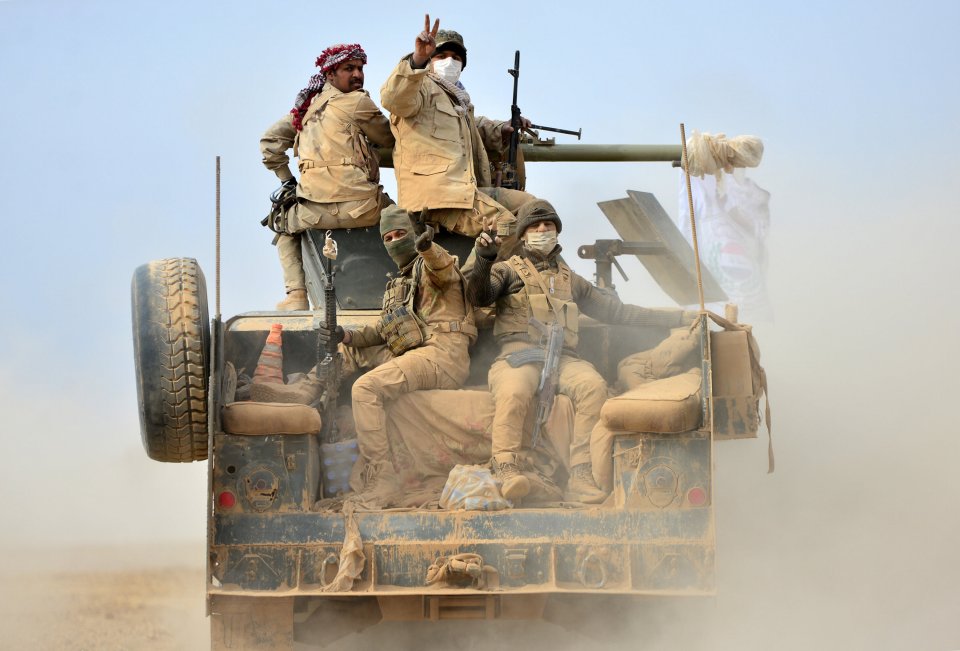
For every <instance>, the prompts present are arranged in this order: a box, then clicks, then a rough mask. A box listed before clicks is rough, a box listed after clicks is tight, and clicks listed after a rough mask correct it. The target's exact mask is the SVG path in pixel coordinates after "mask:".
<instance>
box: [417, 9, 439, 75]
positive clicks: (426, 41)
mask: <svg viewBox="0 0 960 651" xmlns="http://www.w3.org/2000/svg"><path fill="white" fill-rule="evenodd" d="M438 31H440V19H439V18H437V19H436V20H435V21H433V29H430V14H427V15H426V16H425V17H424V19H423V31H422V32H420V33H419V34H417V38H416V39H414V41H413V65H414V67H417V68H422V67H423V66H424V65H426V63H427V61H429V60H430V57H432V56H433V53H434V52H436V51H437V32H438Z"/></svg>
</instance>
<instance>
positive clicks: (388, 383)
mask: <svg viewBox="0 0 960 651" xmlns="http://www.w3.org/2000/svg"><path fill="white" fill-rule="evenodd" d="M340 349H341V352H343V354H344V375H347V374H348V373H350V372H351V371H352V370H356V369H363V368H368V367H369V366H371V365H373V364H377V363H379V365H377V366H376V367H375V368H373V369H372V370H369V371H367V372H366V373H364V374H363V375H361V376H360V378H359V379H357V381H356V382H355V383H354V385H353V420H354V423H355V424H356V427H357V445H358V446H359V448H360V456H361V457H362V458H363V460H364V461H366V462H367V463H371V462H375V461H386V460H388V459H389V458H390V456H389V455H390V443H389V441H388V439H387V426H386V418H387V417H386V411H385V409H384V406H385V404H386V403H388V402H391V401H393V400H396V399H397V398H399V397H400V396H402V395H403V394H405V393H410V392H411V391H417V390H420V389H458V388H460V385H461V384H462V383H463V380H464V379H465V378H464V377H459V378H457V377H453V376H451V375H450V374H449V373H447V372H446V371H444V370H443V369H441V368H440V367H439V366H438V365H437V364H436V363H435V362H434V361H433V359H432V357H434V356H436V355H437V351H436V350H434V348H433V347H432V346H423V347H421V348H414V349H413V350H408V351H407V352H405V353H404V354H403V355H400V356H399V357H394V356H393V355H392V354H391V353H390V351H389V350H388V349H387V347H386V346H370V347H368V348H352V347H350V346H343V345H342V344H341V347H340ZM463 375H465V373H464V374H463Z"/></svg>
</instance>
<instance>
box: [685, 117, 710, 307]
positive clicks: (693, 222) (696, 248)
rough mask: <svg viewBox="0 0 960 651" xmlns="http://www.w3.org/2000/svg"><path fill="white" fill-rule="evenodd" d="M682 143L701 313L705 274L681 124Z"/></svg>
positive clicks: (688, 161) (688, 162)
mask: <svg viewBox="0 0 960 651" xmlns="http://www.w3.org/2000/svg"><path fill="white" fill-rule="evenodd" d="M680 141H681V143H682V145H683V171H684V172H685V173H686V175H687V203H688V205H689V206H690V234H691V235H692V237H693V259H694V262H695V263H696V265H697V291H698V292H699V294H700V311H701V312H703V311H704V310H705V309H706V308H705V306H704V303H703V274H702V273H701V271H700V247H699V246H697V220H696V219H694V217H693V190H692V189H691V188H690V159H689V158H687V134H686V132H685V131H684V129H683V122H681V123H680Z"/></svg>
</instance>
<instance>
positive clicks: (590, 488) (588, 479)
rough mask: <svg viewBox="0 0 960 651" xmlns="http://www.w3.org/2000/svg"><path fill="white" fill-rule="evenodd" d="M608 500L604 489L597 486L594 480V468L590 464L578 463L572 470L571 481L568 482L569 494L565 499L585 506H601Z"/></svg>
mask: <svg viewBox="0 0 960 651" xmlns="http://www.w3.org/2000/svg"><path fill="white" fill-rule="evenodd" d="M606 498H607V494H606V493H605V492H603V489H602V488H600V487H599V486H597V482H596V481H595V480H594V478H593V466H591V464H589V463H578V464H577V465H575V466H574V467H573V468H571V469H570V480H569V481H568V482H567V492H566V494H565V495H564V499H566V500H567V501H568V502H581V503H583V504H599V503H600V502H602V501H603V500H605V499H606Z"/></svg>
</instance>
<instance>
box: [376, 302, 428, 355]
mask: <svg viewBox="0 0 960 651" xmlns="http://www.w3.org/2000/svg"><path fill="white" fill-rule="evenodd" d="M425 325H426V324H424V323H423V321H422V320H421V319H420V318H419V317H417V315H416V314H415V313H414V312H413V310H411V309H408V308H407V306H406V305H397V306H395V307H393V308H391V309H388V310H385V311H384V313H383V315H382V316H381V318H380V323H379V324H378V329H379V331H380V336H381V337H383V338H384V340H386V342H387V348H389V349H390V352H391V353H393V354H394V355H402V354H404V353H405V352H407V351H408V350H411V349H413V348H417V347H418V346H422V345H423V344H424V342H426V340H427V338H426V336H425V334H424V330H425Z"/></svg>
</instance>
